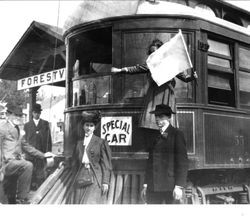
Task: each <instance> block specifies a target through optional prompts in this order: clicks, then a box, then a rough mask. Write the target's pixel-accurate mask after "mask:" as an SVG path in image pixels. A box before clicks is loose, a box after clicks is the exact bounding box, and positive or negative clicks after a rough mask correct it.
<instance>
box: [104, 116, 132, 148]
mask: <svg viewBox="0 0 250 216" xmlns="http://www.w3.org/2000/svg"><path fill="white" fill-rule="evenodd" d="M101 138H103V139H105V140H107V142H108V144H109V145H111V146H115V145H119V146H130V145H131V144H132V117H131V116H112V117H102V119H101Z"/></svg>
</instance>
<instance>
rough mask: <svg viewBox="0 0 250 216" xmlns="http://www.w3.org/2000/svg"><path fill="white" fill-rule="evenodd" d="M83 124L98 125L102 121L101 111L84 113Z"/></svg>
mask: <svg viewBox="0 0 250 216" xmlns="http://www.w3.org/2000/svg"><path fill="white" fill-rule="evenodd" d="M82 117H83V118H82V122H83V123H84V122H93V123H94V124H97V123H98V122H99V121H100V118H101V115H100V112H99V111H83V112H82Z"/></svg>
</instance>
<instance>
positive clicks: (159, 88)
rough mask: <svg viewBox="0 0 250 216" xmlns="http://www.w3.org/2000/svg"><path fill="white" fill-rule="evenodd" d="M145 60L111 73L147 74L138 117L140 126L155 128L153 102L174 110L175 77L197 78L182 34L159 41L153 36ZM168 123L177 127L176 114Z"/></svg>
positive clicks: (188, 79)
mask: <svg viewBox="0 0 250 216" xmlns="http://www.w3.org/2000/svg"><path fill="white" fill-rule="evenodd" d="M148 55H149V56H148V59H147V60H146V64H143V65H136V66H131V67H123V68H121V69H119V68H114V67H113V68H112V69H111V72H113V73H120V72H125V73H129V74H134V73H148V74H149V75H151V76H149V82H150V86H149V89H148V92H147V95H146V99H145V109H144V112H143V115H142V117H141V120H140V125H139V126H140V127H144V128H150V129H157V127H156V124H155V116H154V115H152V114H150V113H149V112H150V111H151V110H154V109H155V106H156V104H165V105H168V106H170V107H171V109H172V110H173V111H174V112H176V102H175V95H174V87H175V84H176V82H175V79H174V77H177V78H178V79H180V80H182V81H183V82H190V81H192V80H194V79H195V78H197V74H196V72H195V71H194V70H193V68H192V67H193V66H192V63H191V60H190V57H189V54H188V52H187V48H186V44H185V41H184V39H183V36H182V33H181V31H180V30H179V33H178V34H176V35H175V36H174V37H173V38H172V39H171V40H169V41H168V42H166V43H165V44H163V43H162V42H161V41H160V40H158V39H155V40H153V42H152V43H151V44H150V45H149V48H148ZM190 68H191V69H192V74H191V75H188V74H185V73H184V72H183V71H185V70H187V69H190ZM171 124H172V125H173V126H175V127H177V126H178V122H177V119H176V115H173V117H172V119H171Z"/></svg>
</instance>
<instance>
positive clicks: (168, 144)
mask: <svg viewBox="0 0 250 216" xmlns="http://www.w3.org/2000/svg"><path fill="white" fill-rule="evenodd" d="M187 171H188V158H187V151H186V143H185V139H184V135H183V133H182V132H181V131H180V130H179V129H177V128H174V127H173V126H172V125H169V126H168V128H167V129H166V131H165V132H164V134H163V135H160V136H159V138H158V139H157V140H156V142H155V143H154V144H153V145H152V146H151V147H150V148H149V159H148V162H147V170H146V177H145V183H147V184H148V190H149V191H151V192H171V191H173V189H174V187H175V185H178V186H182V187H185V184H186V178H187Z"/></svg>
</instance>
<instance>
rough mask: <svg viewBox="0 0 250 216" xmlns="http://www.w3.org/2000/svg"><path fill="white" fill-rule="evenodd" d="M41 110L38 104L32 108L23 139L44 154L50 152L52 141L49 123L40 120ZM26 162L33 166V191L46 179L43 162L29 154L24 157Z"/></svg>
mask: <svg viewBox="0 0 250 216" xmlns="http://www.w3.org/2000/svg"><path fill="white" fill-rule="evenodd" d="M41 112H42V108H41V105H40V104H34V105H33V106H32V117H33V118H32V119H31V120H30V121H29V122H27V123H26V124H25V125H24V131H25V138H26V140H27V142H28V143H29V144H30V145H32V146H33V147H34V148H36V149H37V150H39V151H41V152H43V153H45V152H51V150H52V140H51V132H50V127H49V122H48V121H46V120H43V119H41V118H40V116H41ZM26 158H27V160H29V161H31V162H32V163H33V165H34V173H33V178H34V179H33V180H34V181H33V180H32V184H33V187H34V189H36V187H39V186H40V185H41V184H42V182H43V181H44V180H45V179H46V177H47V172H46V169H45V168H46V167H45V161H44V160H40V159H39V158H35V157H33V156H32V155H30V154H27V155H26Z"/></svg>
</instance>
